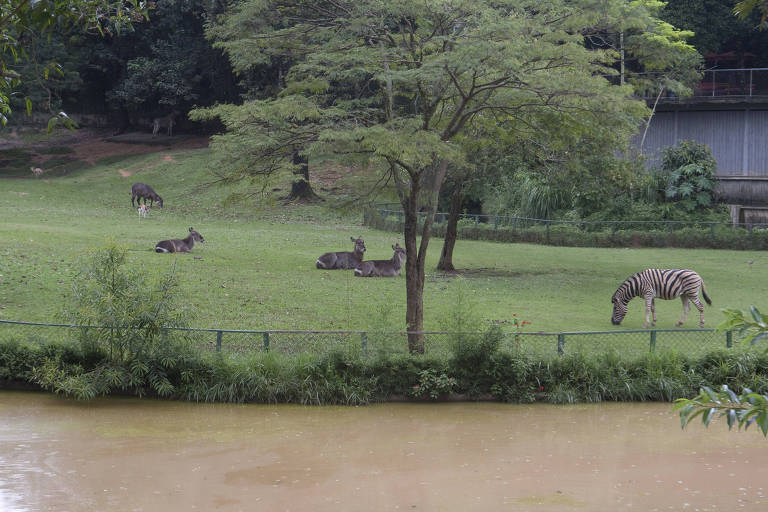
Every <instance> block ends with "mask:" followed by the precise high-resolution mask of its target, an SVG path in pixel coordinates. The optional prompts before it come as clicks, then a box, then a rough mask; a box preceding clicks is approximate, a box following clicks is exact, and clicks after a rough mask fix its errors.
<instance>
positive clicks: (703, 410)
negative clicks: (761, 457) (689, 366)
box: [674, 385, 768, 436]
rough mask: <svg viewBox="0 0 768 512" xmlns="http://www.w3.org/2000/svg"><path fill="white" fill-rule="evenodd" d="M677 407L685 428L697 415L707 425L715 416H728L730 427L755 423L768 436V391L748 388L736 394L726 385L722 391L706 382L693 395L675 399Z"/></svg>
mask: <svg viewBox="0 0 768 512" xmlns="http://www.w3.org/2000/svg"><path fill="white" fill-rule="evenodd" d="M674 410H676V411H679V412H680V424H681V426H682V427H683V428H685V426H686V425H688V424H689V423H691V422H692V421H693V420H694V419H696V417H698V416H701V422H702V423H703V424H704V425H705V426H707V427H708V426H709V424H710V422H711V421H712V419H713V418H715V417H719V418H721V417H725V420H726V422H727V423H728V428H729V429H732V428H733V427H734V426H738V428H739V429H741V428H742V427H744V429H745V430H746V429H748V428H749V427H750V426H751V425H753V424H756V425H757V426H758V428H760V430H761V431H762V432H763V436H768V395H761V394H759V393H753V392H752V391H751V390H749V389H745V390H744V391H743V392H742V393H741V395H737V394H736V393H734V392H733V391H732V390H731V389H729V388H728V386H726V385H723V386H722V387H721V388H720V391H713V390H712V389H711V388H709V387H707V386H704V387H702V388H701V390H700V391H699V394H698V395H697V396H695V397H694V398H691V399H687V398H680V399H678V400H676V403H675V407H674Z"/></svg>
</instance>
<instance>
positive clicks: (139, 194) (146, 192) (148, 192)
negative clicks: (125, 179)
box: [131, 183, 163, 208]
mask: <svg viewBox="0 0 768 512" xmlns="http://www.w3.org/2000/svg"><path fill="white" fill-rule="evenodd" d="M137 198H138V199H137ZM142 198H144V204H147V199H149V204H150V206H154V204H155V201H157V206H159V207H160V208H162V207H163V198H162V197H160V196H159V195H157V192H155V191H154V190H152V187H150V186H149V185H147V184H145V183H134V184H133V185H131V206H135V205H134V204H133V200H134V199H136V200H137V201H138V203H139V204H141V199H142Z"/></svg>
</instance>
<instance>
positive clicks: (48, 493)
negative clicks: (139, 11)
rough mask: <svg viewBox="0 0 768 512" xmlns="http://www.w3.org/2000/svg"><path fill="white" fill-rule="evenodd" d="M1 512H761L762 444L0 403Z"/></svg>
mask: <svg viewBox="0 0 768 512" xmlns="http://www.w3.org/2000/svg"><path fill="white" fill-rule="evenodd" d="M0 510H1V511H3V512H27V511H71V512H77V511H94V510H97V511H112V510H115V511H188V510H203V511H208V510H222V511H238V510H244V511H262V510H263V511H270V512H271V511H313V512H314V511H334V512H337V511H390V510H391V511H397V510H401V511H402V510H408V511H495V510H504V511H507V510H509V511H566V510H567V511H570V510H585V511H620V510H642V511H654V510H659V511H661V510H673V511H683V510H686V511H696V510H699V511H734V510H746V511H757V510H761V511H764V510H768V440H766V439H764V438H763V436H762V434H760V433H759V432H758V431H757V430H752V429H750V430H748V431H746V432H743V431H742V432H737V431H732V432H729V431H728V430H727V427H726V426H725V425H724V424H723V423H718V424H713V425H712V426H710V428H709V429H705V428H704V427H703V426H701V425H699V424H696V425H692V426H689V427H688V428H687V429H686V430H684V431H683V430H681V429H680V424H679V420H678V417H677V415H676V414H674V413H673V412H671V405H670V404H656V403H651V404H589V405H575V406H552V405H543V404H533V405H507V404H497V403H439V404H427V403H418V404H412V403H396V404H381V405H372V406H367V407H301V406H291V405H229V404H191V403H178V402H164V401H152V400H139V399H130V398H118V399H114V398H112V399H104V400H96V401H94V402H88V403H84V402H76V401H72V400H67V399H63V398H60V397H56V396H53V395H46V394H39V393H23V392H0Z"/></svg>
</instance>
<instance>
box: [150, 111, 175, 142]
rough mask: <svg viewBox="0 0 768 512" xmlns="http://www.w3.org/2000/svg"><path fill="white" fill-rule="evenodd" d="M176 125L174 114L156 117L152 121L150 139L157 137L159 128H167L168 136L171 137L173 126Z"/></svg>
mask: <svg viewBox="0 0 768 512" xmlns="http://www.w3.org/2000/svg"><path fill="white" fill-rule="evenodd" d="M175 124H176V114H168V115H167V116H164V117H156V118H154V119H153V120H152V137H153V138H154V137H157V134H158V132H159V131H160V128H163V127H166V126H167V127H168V136H169V137H170V136H172V135H173V125H175Z"/></svg>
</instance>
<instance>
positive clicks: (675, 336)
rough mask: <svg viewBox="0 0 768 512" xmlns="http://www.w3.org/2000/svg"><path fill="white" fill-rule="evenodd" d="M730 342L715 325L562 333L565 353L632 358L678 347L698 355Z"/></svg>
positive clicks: (681, 350) (562, 345)
mask: <svg viewBox="0 0 768 512" xmlns="http://www.w3.org/2000/svg"><path fill="white" fill-rule="evenodd" d="M726 346H727V336H726V334H725V333H718V332H717V331H715V330H714V329H677V330H671V329H651V330H642V331H640V330H637V331H607V332H569V333H561V335H560V352H562V353H563V354H574V353H585V354H595V353H600V352H608V351H618V352H619V353H620V354H621V355H622V356H623V357H627V358H631V357H640V356H643V355H645V354H648V353H649V352H655V351H659V350H674V351H678V352H680V353H682V354H686V355H690V356H696V355H701V354H704V353H707V352H711V351H712V350H715V349H721V348H726Z"/></svg>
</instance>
